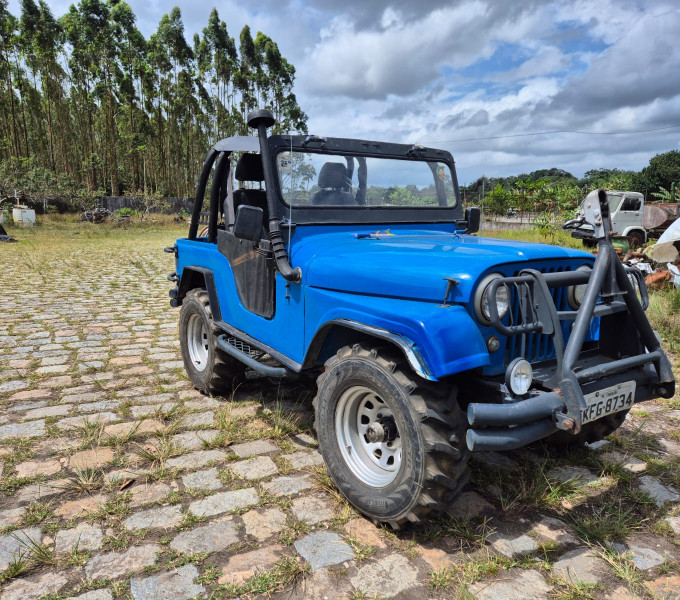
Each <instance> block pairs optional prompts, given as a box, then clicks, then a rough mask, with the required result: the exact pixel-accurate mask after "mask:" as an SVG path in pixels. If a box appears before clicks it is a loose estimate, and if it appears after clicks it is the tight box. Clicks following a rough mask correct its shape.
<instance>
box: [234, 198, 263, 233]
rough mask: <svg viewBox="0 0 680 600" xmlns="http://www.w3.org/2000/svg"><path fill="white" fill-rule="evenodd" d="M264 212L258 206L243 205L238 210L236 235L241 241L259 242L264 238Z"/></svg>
mask: <svg viewBox="0 0 680 600" xmlns="http://www.w3.org/2000/svg"><path fill="white" fill-rule="evenodd" d="M263 219H264V212H263V211H262V209H261V208H259V207H257V206H250V205H248V204H242V205H241V206H239V207H238V208H237V209H236V219H235V221H234V235H235V236H236V237H237V238H239V239H240V240H250V241H251V242H259V241H260V239H261V238H262V220H263Z"/></svg>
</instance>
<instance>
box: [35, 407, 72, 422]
mask: <svg viewBox="0 0 680 600" xmlns="http://www.w3.org/2000/svg"><path fill="white" fill-rule="evenodd" d="M72 409H73V404H55V405H54V406H46V407H44V408H35V409H33V410H29V411H27V412H26V414H24V419H25V420H26V421H28V420H30V419H46V418H47V417H64V416H66V415H67V414H69V413H70V412H71V410H72Z"/></svg>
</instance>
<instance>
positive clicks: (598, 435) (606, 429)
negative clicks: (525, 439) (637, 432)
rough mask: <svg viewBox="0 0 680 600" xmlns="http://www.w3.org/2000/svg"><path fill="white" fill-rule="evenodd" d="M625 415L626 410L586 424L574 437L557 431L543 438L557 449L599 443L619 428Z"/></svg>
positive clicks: (565, 432)
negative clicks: (557, 447)
mask: <svg viewBox="0 0 680 600" xmlns="http://www.w3.org/2000/svg"><path fill="white" fill-rule="evenodd" d="M627 414H628V411H627V410H621V411H619V412H617V413H614V414H613V415H607V416H606V417H602V418H601V419H598V420H597V421H593V422H592V423H586V424H585V425H584V426H583V427H581V431H580V432H579V433H577V434H576V435H571V434H570V433H569V432H567V431H558V432H557V433H553V434H552V435H551V436H549V437H547V438H545V441H546V442H548V443H550V444H553V445H555V446H559V447H567V446H568V447H580V446H583V445H585V444H586V443H588V444H592V443H593V442H599V441H600V440H602V439H604V438H606V437H607V436H608V435H610V434H612V433H614V432H615V431H616V430H617V429H618V428H619V427H621V425H623V422H624V421H625V419H626V415H627Z"/></svg>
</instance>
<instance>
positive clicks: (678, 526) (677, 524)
mask: <svg viewBox="0 0 680 600" xmlns="http://www.w3.org/2000/svg"><path fill="white" fill-rule="evenodd" d="M665 521H666V523H668V525H669V527H670V528H671V529H672V530H673V533H674V534H675V535H680V516H678V517H666V519H665Z"/></svg>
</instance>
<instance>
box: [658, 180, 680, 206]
mask: <svg viewBox="0 0 680 600" xmlns="http://www.w3.org/2000/svg"><path fill="white" fill-rule="evenodd" d="M651 195H652V197H654V198H658V199H659V200H662V201H663V202H680V186H679V185H678V184H676V183H675V182H673V183H671V187H670V189H668V190H667V189H666V188H665V187H663V186H662V185H660V186H659V191H658V192H652V194H651Z"/></svg>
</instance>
